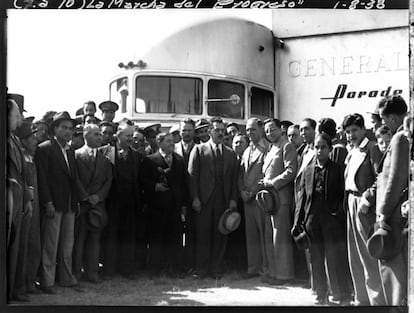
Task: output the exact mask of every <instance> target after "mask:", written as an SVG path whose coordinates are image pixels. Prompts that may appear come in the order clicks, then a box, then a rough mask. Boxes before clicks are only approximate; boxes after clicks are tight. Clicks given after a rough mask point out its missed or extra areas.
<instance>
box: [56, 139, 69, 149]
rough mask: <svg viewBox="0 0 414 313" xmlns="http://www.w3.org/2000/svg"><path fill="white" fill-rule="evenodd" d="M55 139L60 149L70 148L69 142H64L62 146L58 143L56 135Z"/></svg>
mask: <svg viewBox="0 0 414 313" xmlns="http://www.w3.org/2000/svg"><path fill="white" fill-rule="evenodd" d="M55 140H56V142H57V144H58V145H59V147H60V149H62V150H69V149H70V145H69V143H68V142H65V146H64V147H62V146H61V145H60V142H59V141H58V140H57V138H56V137H55Z"/></svg>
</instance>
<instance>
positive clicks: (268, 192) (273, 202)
mask: <svg viewBox="0 0 414 313" xmlns="http://www.w3.org/2000/svg"><path fill="white" fill-rule="evenodd" d="M256 202H257V206H258V207H259V208H260V209H262V210H263V211H264V212H265V213H267V214H276V213H277V211H278V210H279V207H280V199H279V194H278V192H277V190H276V189H275V188H273V187H263V188H262V189H261V190H259V192H258V193H257V194H256Z"/></svg>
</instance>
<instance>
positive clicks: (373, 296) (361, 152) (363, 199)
mask: <svg viewBox="0 0 414 313" xmlns="http://www.w3.org/2000/svg"><path fill="white" fill-rule="evenodd" d="M342 128H343V129H344V130H345V133H346V136H347V140H348V141H349V142H351V143H352V146H353V148H352V150H351V151H350V152H349V155H348V156H347V158H346V160H345V163H346V169H345V191H346V198H345V202H344V204H345V205H346V211H347V239H348V240H347V244H348V258H349V267H350V270H351V276H352V281H353V285H354V290H355V293H354V302H355V305H385V297H384V292H383V290H382V285H381V276H380V272H379V265H378V261H377V260H375V259H374V258H372V257H371V256H370V255H369V252H368V249H367V240H368V235H369V232H370V231H371V229H372V228H373V226H374V223H375V202H376V201H375V200H376V199H375V182H376V177H377V173H376V170H375V169H376V168H377V166H378V163H379V162H380V159H381V153H380V152H379V150H378V146H377V145H376V144H375V142H373V141H370V140H369V139H368V138H367V137H366V135H365V133H366V131H365V124H364V118H363V117H362V115H360V114H358V113H355V114H349V115H347V116H346V117H345V119H344V121H343V123H342Z"/></svg>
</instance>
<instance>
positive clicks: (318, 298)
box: [315, 296, 329, 305]
mask: <svg viewBox="0 0 414 313" xmlns="http://www.w3.org/2000/svg"><path fill="white" fill-rule="evenodd" d="M328 303H329V301H328V297H327V296H316V298H315V304H317V305H327V304H328Z"/></svg>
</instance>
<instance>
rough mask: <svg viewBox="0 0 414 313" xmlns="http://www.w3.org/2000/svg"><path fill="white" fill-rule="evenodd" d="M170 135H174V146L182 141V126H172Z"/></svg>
mask: <svg viewBox="0 0 414 313" xmlns="http://www.w3.org/2000/svg"><path fill="white" fill-rule="evenodd" d="M169 133H170V134H172V135H173V140H174V144H176V143H179V142H180V141H181V139H182V138H181V135H180V125H173V126H171V128H170V131H169Z"/></svg>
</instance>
